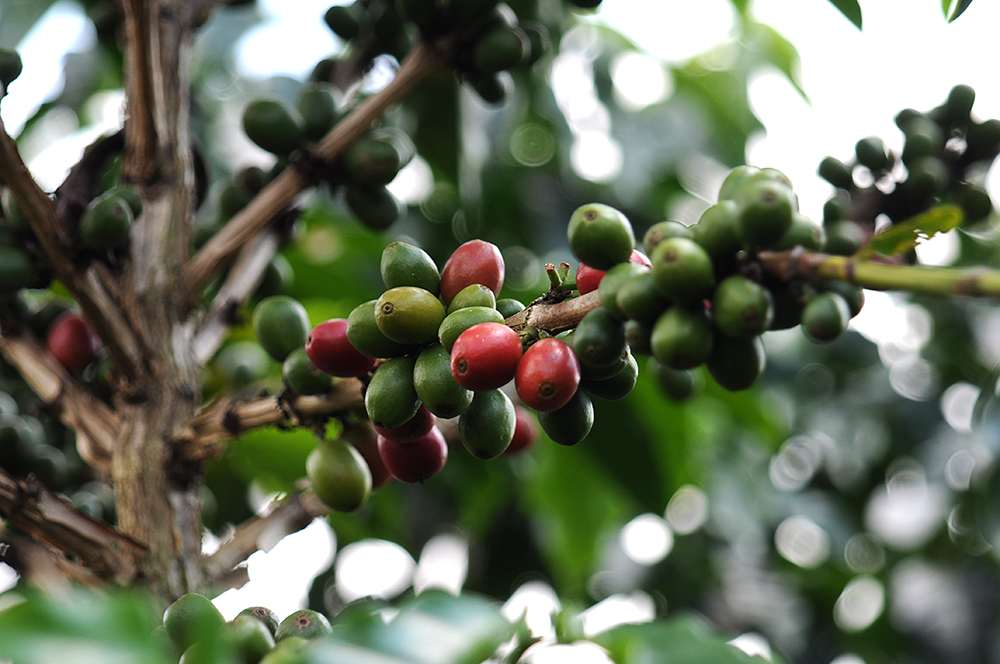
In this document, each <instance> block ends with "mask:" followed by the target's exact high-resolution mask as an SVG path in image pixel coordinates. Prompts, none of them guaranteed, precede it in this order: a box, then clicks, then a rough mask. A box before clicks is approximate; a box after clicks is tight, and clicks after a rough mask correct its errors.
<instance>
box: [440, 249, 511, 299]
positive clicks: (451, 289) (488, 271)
mask: <svg viewBox="0 0 1000 664" xmlns="http://www.w3.org/2000/svg"><path fill="white" fill-rule="evenodd" d="M503 278H504V262H503V256H502V255H501V254H500V249H499V248H497V246H496V245H495V244H491V243H489V242H484V241H483V240H469V241H468V242H466V243H465V244H463V245H462V246H460V247H459V248H458V249H456V250H455V252H454V253H453V254H452V255H451V256H450V257H449V258H448V261H447V262H446V263H445V264H444V269H443V270H441V299H442V300H444V303H445V304H449V303H451V300H452V298H453V297H455V295H456V294H457V293H458V291H460V290H462V289H463V288H465V287H466V286H471V285H472V284H482V285H483V286H486V287H487V288H489V289H490V290H491V291H493V294H494V295H498V294H499V293H500V289H501V288H502V287H503Z"/></svg>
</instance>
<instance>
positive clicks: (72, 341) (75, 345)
mask: <svg viewBox="0 0 1000 664" xmlns="http://www.w3.org/2000/svg"><path fill="white" fill-rule="evenodd" d="M45 347H46V348H47V349H48V351H49V352H50V353H52V355H53V356H54V357H55V358H56V361H58V362H59V364H61V365H63V366H64V367H65V368H66V369H67V370H69V371H73V372H75V371H80V370H81V369H83V368H84V367H85V366H87V365H88V364H90V363H91V362H93V361H94V360H96V359H97V352H98V351H99V350H100V348H101V342H100V339H98V338H97V335H96V334H94V330H93V329H92V328H91V327H90V323H88V322H87V321H86V320H85V319H84V318H83V316H80V315H79V314H75V313H72V312H67V313H65V314H63V315H61V316H59V318H57V319H56V320H55V322H53V323H52V326H51V327H50V328H49V331H48V333H47V334H46V337H45Z"/></svg>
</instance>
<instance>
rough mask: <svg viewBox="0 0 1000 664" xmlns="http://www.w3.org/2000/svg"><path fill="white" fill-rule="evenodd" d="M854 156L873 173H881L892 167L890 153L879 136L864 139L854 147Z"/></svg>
mask: <svg viewBox="0 0 1000 664" xmlns="http://www.w3.org/2000/svg"><path fill="white" fill-rule="evenodd" d="M854 154H855V156H857V158H858V163H859V164H861V165H862V166H864V167H865V168H867V169H868V170H870V171H872V172H873V173H880V172H882V171H884V170H886V169H888V168H889V167H891V166H892V162H890V160H889V151H888V149H887V148H886V147H885V143H884V142H882V139H881V138H879V137H878V136H869V137H867V138H862V139H861V140H860V141H858V142H857V144H856V145H855V146H854Z"/></svg>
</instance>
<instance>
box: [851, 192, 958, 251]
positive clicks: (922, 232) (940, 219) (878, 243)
mask: <svg viewBox="0 0 1000 664" xmlns="http://www.w3.org/2000/svg"><path fill="white" fill-rule="evenodd" d="M961 222H962V210H961V209H960V208H958V207H956V206H954V205H939V206H938V207H935V208H931V209H930V210H927V211H926V212H923V213H921V214H918V215H917V216H916V217H913V218H911V219H907V220H906V221H903V222H901V223H898V224H896V225H895V226H893V227H891V228H888V229H886V230H884V231H883V232H881V233H879V234H877V235H875V236H873V237H872V239H871V240H870V241H869V242H868V244H867V245H866V246H865V247H863V248H862V249H861V250H860V251H858V252H857V254H855V258H870V257H871V256H872V255H874V254H881V255H883V256H898V255H899V254H903V253H906V252H908V251H910V250H911V249H913V248H914V247H915V246H917V245H918V244H920V242H922V241H924V240H929V239H931V238H932V237H934V236H935V235H937V234H938V233H944V232H946V231H950V230H951V229H953V228H955V227H956V226H958V225H959V224H960V223H961Z"/></svg>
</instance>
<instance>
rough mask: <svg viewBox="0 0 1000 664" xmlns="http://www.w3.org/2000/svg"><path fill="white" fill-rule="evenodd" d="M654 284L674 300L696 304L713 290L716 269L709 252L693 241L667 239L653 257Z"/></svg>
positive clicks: (651, 259)
mask: <svg viewBox="0 0 1000 664" xmlns="http://www.w3.org/2000/svg"><path fill="white" fill-rule="evenodd" d="M650 261H651V262H652V263H653V269H652V274H653V283H654V284H655V285H656V288H657V290H658V291H659V292H660V295H662V296H663V297H665V298H667V299H668V300H670V301H671V302H677V303H679V304H685V305H693V304H697V303H699V302H701V301H702V300H703V299H705V298H706V297H708V296H709V295H710V294H711V292H712V284H713V282H714V280H715V269H714V267H713V266H712V259H711V258H710V257H709V255H708V253H707V252H706V251H705V250H704V249H702V248H701V246H700V245H698V244H697V243H696V242H694V241H693V240H689V239H687V238H683V237H672V238H667V239H666V240H664V241H663V242H661V243H660V244H659V246H657V247H656V250H655V251H654V252H653V255H652V256H650Z"/></svg>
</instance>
